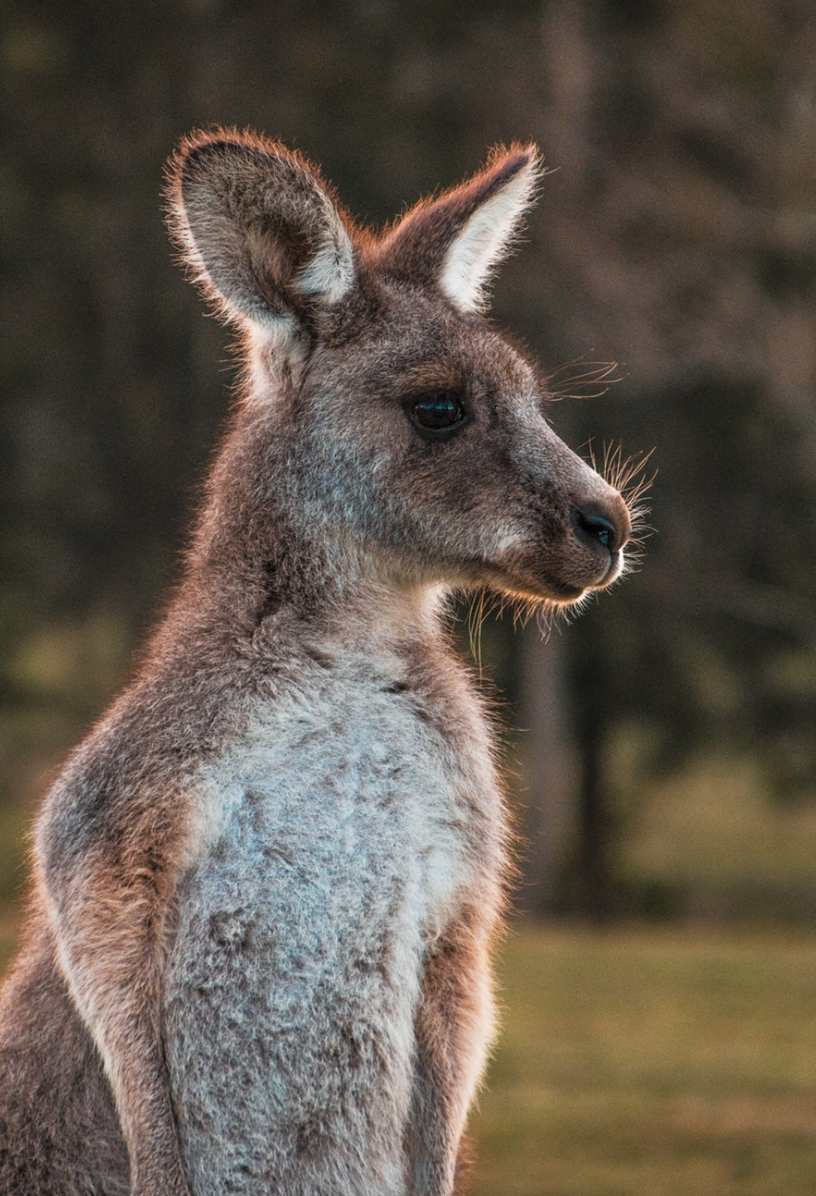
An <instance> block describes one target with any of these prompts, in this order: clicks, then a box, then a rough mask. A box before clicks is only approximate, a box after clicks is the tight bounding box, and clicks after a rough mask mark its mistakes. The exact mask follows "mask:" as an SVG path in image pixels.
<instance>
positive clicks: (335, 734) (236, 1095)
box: [0, 131, 630, 1196]
mask: <svg viewBox="0 0 816 1196" xmlns="http://www.w3.org/2000/svg"><path fill="white" fill-rule="evenodd" d="M536 170H537V167H536V160H535V156H534V153H533V151H532V150H531V149H529V148H518V147H516V148H513V149H511V150H508V151H499V152H497V153H496V154H495V155H494V157H493V159H492V160H491V162H490V164H489V165H488V166H487V167H486V168H485V170H484V171H483V172H482V173H481V174H479V175H477V176H476V177H475V179H473V180H471V181H470V182H469V183H466V184H464V185H463V186H462V187H460V188H457V189H455V190H454V191H452V192H449V193H447V194H445V195H442V196H441V197H439V198H438V199H436V200H431V201H426V202H424V203H422V204H420V205H419V206H418V207H417V208H415V209H414V210H413V211H412V212H410V213H409V214H408V215H407V216H406V217H405V218H404V219H403V220H402V221H401V222H400V223H398V224H397V225H396V226H395V227H394V228H392V229H391V230H390V231H389V232H388V233H387V234H385V235H384V236H383V237H381V238H376V237H374V236H373V235H372V234H369V233H364V232H362V231H361V230H359V229H356V228H355V227H354V226H353V224H352V223H351V222H350V221H349V220H348V218H347V217H346V216H345V215H344V214H343V213H342V212H341V210H340V209H339V208H338V207H337V205H336V203H335V201H334V198H333V196H332V193H331V191H330V189H329V188H328V186H327V185H326V184H325V182H324V181H323V180H322V179H321V177H320V176H319V174H318V173H317V172H316V171H315V170H314V169H313V168H312V167H311V166H309V165H308V164H307V163H306V162H305V160H304V159H303V158H301V157H300V156H298V155H294V154H291V153H289V152H288V151H287V150H285V149H284V148H283V147H282V146H280V145H278V144H277V143H273V142H269V141H266V140H264V139H262V138H257V137H253V136H250V135H248V134H239V133H235V132H234V131H217V132H214V133H208V134H203V135H199V136H195V137H193V138H191V139H188V140H187V141H186V142H185V143H184V145H183V146H182V148H181V150H180V151H179V153H178V155H177V156H176V158H175V159H174V161H173V163H172V164H171V168H170V196H171V204H172V207H173V227H174V230H175V233H176V236H177V237H178V239H179V241H180V243H181V245H182V247H183V249H184V252H185V254H186V257H187V261H188V262H189V265H190V269H191V273H192V274H193V276H194V277H195V279H196V280H197V281H198V282H199V284H200V285H201V286H202V287H203V289H204V291H205V293H206V295H207V296H208V298H209V299H210V300H211V301H212V302H213V303H214V304H215V305H216V307H217V309H218V310H219V311H220V313H221V314H222V315H223V316H224V317H225V318H226V319H228V320H230V321H233V322H235V323H236V324H237V325H238V326H239V328H240V329H241V330H242V335H243V338H244V345H245V350H246V364H247V370H246V379H247V381H246V385H245V390H244V393H243V397H242V401H241V402H240V404H239V405H238V408H237V410H236V412H235V414H234V417H233V422H232V426H231V428H230V430H229V432H228V434H227V436H226V438H225V442H224V444H223V445H222V448H221V451H220V454H219V456H218V458H217V460H216V462H215V465H214V468H213V470H212V474H211V477H210V479H209V484H208V491H207V501H206V504H205V507H204V510H203V512H202V515H201V517H200V520H199V524H198V527H197V529H196V532H195V536H194V539H193V543H192V547H191V549H190V552H189V554H188V559H187V562H186V568H185V572H184V577H183V579H182V582H181V584H180V586H179V589H178V592H177V595H176V597H175V600H174V602H173V604H172V606H171V608H170V609H169V611H168V613H167V615H166V617H165V619H164V621H163V622H162V624H161V625H160V626H159V628H158V629H157V631H156V633H155V634H154V636H153V638H152V640H151V643H150V645H149V646H148V649H147V651H146V654H145V658H144V662H143V665H142V667H141V670H140V672H139V674H138V675H137V677H136V678H135V680H134V681H133V683H132V684H131V686H130V687H129V688H128V689H127V690H126V692H125V693H124V694H123V695H122V696H121V697H120V698H119V699H118V701H117V702H116V703H115V704H114V706H113V707H112V709H111V710H110V711H109V712H108V714H107V715H106V716H105V717H104V718H103V719H102V720H101V721H100V723H99V724H98V726H97V727H96V728H95V729H94V731H93V732H92V734H91V735H90V737H89V738H88V740H87V741H86V742H85V743H84V744H83V745H82V746H81V747H80V748H79V749H78V751H77V752H76V753H75V754H74V756H73V757H72V758H71V760H70V761H69V762H68V765H67V766H66V768H65V770H64V772H63V774H62V776H61V778H60V779H59V781H58V782H57V784H56V786H55V787H54V789H53V790H52V792H51V793H50V795H49V796H48V798H47V799H46V801H45V804H44V806H43V810H42V813H41V815H40V818H39V821H38V824H37V830H36V868H35V886H34V895H33V905H32V917H31V922H30V926H29V932H28V936H27V945H26V947H25V949H24V951H23V953H22V955H21V957H20V959H19V961H18V963H17V966H16V968H15V970H14V971H13V972H12V975H11V977H10V979H9V980H8V981H7V983H6V986H5V988H4V991H3V996H2V1003H1V1004H0V1190H2V1191H3V1192H4V1193H7V1194H8V1196H23V1194H25V1196H103V1194H104V1196H119V1194H120V1193H122V1194H124V1193H126V1192H131V1193H132V1194H133V1196H191V1194H192V1196H226V1193H231V1194H235V1196H260V1194H261V1193H264V1194H267V1196H268V1194H269V1193H270V1192H274V1193H276V1194H277V1196H330V1194H331V1196H449V1194H450V1193H451V1191H452V1190H453V1186H454V1184H455V1182H456V1174H457V1170H460V1169H461V1162H462V1151H461V1142H462V1134H463V1128H464V1124H465V1118H466V1113H467V1108H468V1105H469V1102H470V1100H471V1098H472V1095H473V1093H474V1090H475V1088H476V1085H477V1083H478V1081H479V1077H480V1074H481V1071H482V1068H483V1065H484V1061H485V1057H486V1053H487V1050H488V1048H489V1044H490V1041H491V1036H492V1028H493V1009H492V1001H491V993H490V976H489V952H490V944H491V941H492V939H493V937H494V935H495V933H496V929H497V926H498V922H499V919H500V914H501V906H502V892H503V884H504V873H505V839H506V825H505V817H504V812H503V807H502V798H501V794H500V788H499V785H498V782H497V777H496V773H495V768H494V764H493V760H492V753H491V742H492V734H491V728H490V726H489V723H488V720H487V718H486V716H485V714H484V712H483V710H482V709H481V706H480V703H479V700H478V698H477V696H476V695H475V693H474V691H473V688H472V686H471V684H470V681H469V679H468V676H467V673H466V670H465V668H464V666H463V665H462V664H461V663H460V661H459V660H458V659H457V657H456V655H455V653H454V652H453V651H452V650H451V647H450V645H449V643H448V640H447V636H446V633H445V631H444V628H443V622H442V615H443V607H444V601H445V597H446V594H447V593H448V592H449V590H450V589H451V588H452V587H467V586H489V587H492V588H493V589H496V590H498V591H499V592H501V593H503V594H509V595H511V596H513V597H520V598H522V599H526V600H530V599H532V600H535V601H538V602H542V603H550V604H553V603H556V604H557V603H569V602H574V601H577V600H578V599H580V597H581V596H583V595H584V594H585V593H586V592H587V591H588V590H590V589H593V588H598V587H600V586H604V585H607V584H608V583H609V582H610V581H612V580H613V579H614V578H615V577H616V576H617V575H618V573H619V572H620V569H621V562H622V547H623V545H624V543H625V541H626V539H627V536H628V534H629V530H630V524H629V515H628V512H627V509H626V506H625V504H624V502H623V500H622V499H621V497H620V495H619V494H618V493H617V492H616V491H614V490H613V489H612V488H611V487H609V486H608V485H607V484H606V483H605V482H604V481H603V480H602V479H601V478H600V477H599V476H598V475H597V474H596V473H594V471H593V470H591V469H590V468H589V467H588V466H587V465H586V464H585V463H584V462H582V461H581V460H579V458H577V457H576V456H574V454H572V453H571V452H570V451H569V450H568V449H567V448H566V446H565V445H564V444H563V443H562V442H561V441H560V440H559V439H558V438H557V437H556V436H555V434H554V433H553V431H552V430H551V428H550V427H549V426H548V424H547V422H546V419H545V417H544V414H543V411H542V402H543V398H544V395H543V393H542V387H541V385H540V383H539V381H538V376H537V374H536V372H535V370H534V369H533V368H532V367H531V366H530V364H529V363H528V362H527V361H526V360H524V358H522V357H521V356H520V355H519V354H518V352H517V351H516V350H515V349H514V348H512V347H511V346H510V345H509V344H508V343H507V342H506V341H505V340H504V339H503V338H502V337H501V335H500V334H499V333H497V332H496V331H495V330H493V328H492V327H491V326H489V325H488V324H487V323H486V322H485V321H484V320H483V319H482V318H481V317H480V316H479V315H478V314H477V313H476V311H475V309H476V307H477V306H478V304H479V303H480V302H481V295H482V292H483V287H484V284H485V281H486V279H487V277H488V275H489V273H490V270H491V269H492V267H493V265H494V263H495V261H496V260H497V259H498V258H499V257H500V256H501V254H502V253H503V252H504V250H505V248H506V245H507V242H508V238H509V237H510V236H511V235H512V233H513V231H514V229H515V228H516V227H517V224H518V220H519V219H520V217H521V215H522V213H523V210H524V208H525V206H526V204H527V203H528V202H529V199H530V194H531V188H532V186H533V184H534V181H535V177H536Z"/></svg>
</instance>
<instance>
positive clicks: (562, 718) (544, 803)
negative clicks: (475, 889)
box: [518, 624, 577, 916]
mask: <svg viewBox="0 0 816 1196" xmlns="http://www.w3.org/2000/svg"><path fill="white" fill-rule="evenodd" d="M520 639H521V644H520V658H519V669H520V677H519V698H518V719H519V725H520V726H521V727H522V728H523V731H524V732H525V733H526V734H525V736H524V738H523V739H522V759H523V768H524V780H525V786H526V791H527V792H526V797H527V803H528V806H527V819H526V832H527V841H526V843H525V844H524V846H523V849H522V863H521V870H522V884H521V888H520V905H521V908H522V909H523V910H524V912H525V913H531V914H540V915H545V916H552V915H554V914H556V913H558V912H560V910H561V907H562V905H563V885H564V876H565V869H566V865H567V861H568V859H569V857H570V856H571V854H572V851H573V847H574V843H575V831H576V827H575V810H576V802H577V793H576V782H577V775H576V764H575V752H574V747H573V743H572V739H571V736H570V726H571V723H572V717H571V712H570V710H569V699H568V689H567V679H566V667H565V655H566V650H567V648H566V642H565V640H564V638H563V637H562V636H561V635H560V634H559V633H558V632H555V633H553V634H552V635H551V636H550V637H549V638H548V639H545V638H544V637H543V636H542V634H541V632H540V631H539V629H538V627H537V626H536V625H535V624H531V625H529V626H528V627H527V628H526V629H525V631H524V632H523V633H522V634H521V636H520Z"/></svg>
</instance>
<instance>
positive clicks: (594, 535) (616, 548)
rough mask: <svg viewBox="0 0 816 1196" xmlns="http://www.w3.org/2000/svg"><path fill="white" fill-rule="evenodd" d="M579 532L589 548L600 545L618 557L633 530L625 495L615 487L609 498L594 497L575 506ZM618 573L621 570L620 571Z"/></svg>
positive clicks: (575, 527) (574, 523)
mask: <svg viewBox="0 0 816 1196" xmlns="http://www.w3.org/2000/svg"><path fill="white" fill-rule="evenodd" d="M572 525H573V528H574V529H575V535H576V536H577V538H578V539H579V540H580V541H581V543H582V544H584V545H585V546H587V547H588V548H593V549H595V548H597V549H599V550H600V552H601V553H605V554H608V555H609V556H611V557H612V559H613V560H614V559H615V558H616V557H618V558H619V557H620V553H621V550H622V549H623V548H624V546H625V545H626V544H627V542H628V540H629V537H630V536H631V534H632V518H631V516H630V514H629V508H628V507H627V505H626V503H625V502H624V500H623V497H622V496H621V495H620V494H619V493H618V492H617V491H616V490H611V489H610V493H609V497H608V498H607V499H606V500H605V501H598V500H597V499H590V500H588V501H584V502H580V503H576V504H575V505H574V506H573V508H572ZM616 576H617V574H616Z"/></svg>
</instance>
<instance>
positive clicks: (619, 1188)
mask: <svg viewBox="0 0 816 1196" xmlns="http://www.w3.org/2000/svg"><path fill="white" fill-rule="evenodd" d="M14 932H15V923H14V922H13V920H7V921H6V920H0V955H2V953H3V949H4V948H9V947H10V946H11V942H12V940H13V936H14ZM1 964H2V960H0V966H1ZM499 977H500V982H501V994H500V996H501V1005H502V1007H503V1019H502V1020H503V1023H504V1024H503V1030H502V1034H501V1037H500V1041H499V1046H498V1049H497V1052H496V1055H495V1058H494V1060H493V1062H492V1064H491V1067H490V1069H489V1073H488V1080H487V1085H486V1088H485V1090H484V1092H483V1093H482V1095H481V1098H480V1101H479V1106H478V1108H477V1110H476V1111H475V1114H474V1115H473V1116H472V1118H471V1123H470V1129H471V1133H472V1135H473V1137H474V1138H475V1142H476V1152H477V1162H476V1166H475V1168H474V1173H473V1180H472V1184H471V1193H472V1196H812V1193H813V1190H814V1177H816V939H811V938H808V937H806V936H805V935H804V934H799V933H796V932H791V931H788V932H783V933H780V932H776V931H770V930H766V931H763V932H746V931H739V932H736V931H733V930H731V931H729V932H727V933H726V932H718V933H714V932H706V931H700V930H677V929H671V930H663V931H658V930H654V929H643V930H619V929H618V930H611V931H608V932H604V933H602V934H596V933H592V932H590V931H588V930H581V929H576V928H560V929H558V928H538V927H534V926H529V925H527V926H523V927H522V928H521V929H520V930H517V931H516V932H515V933H514V934H513V935H512V937H511V938H510V940H509V941H508V943H507V945H506V947H505V949H504V951H503V953H502V957H501V959H500V961H499Z"/></svg>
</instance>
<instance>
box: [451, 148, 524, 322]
mask: <svg viewBox="0 0 816 1196" xmlns="http://www.w3.org/2000/svg"><path fill="white" fill-rule="evenodd" d="M539 173H540V170H539V165H538V162H537V160H536V159H531V160H530V161H529V162H528V163H527V164H526V165H525V166H523V167H522V169H521V170H519V171H518V173H517V174H515V175H513V177H512V178H510V179H508V181H507V182H506V183H505V184H504V186H503V187H502V188H501V189H500V190H499V191H497V192H496V193H495V194H494V195H491V196H490V198H489V199H487V200H486V201H485V202H484V203H483V204H482V205H481V206H480V207H478V208H477V209H476V211H475V212H474V213H473V215H472V216H471V217H470V218H469V219H468V220H467V221H466V222H465V224H464V226H463V227H462V228H461V229H460V231H459V232H458V234H457V235H456V237H455V238H454V240H453V241H452V242H451V244H450V245H449V246H448V249H447V251H446V253H445V256H444V259H443V261H442V270H441V273H440V276H439V286H440V288H441V290H442V291H443V292H444V294H445V295H447V297H448V298H449V299H450V300H451V302H453V303H455V304H456V305H457V306H458V307H462V308H464V309H465V310H466V311H481V310H482V309H483V308H484V306H485V303H486V296H485V288H486V285H487V283H488V282H489V280H490V278H491V276H492V274H493V271H494V269H495V267H496V266H497V265H498V264H499V262H500V261H501V260H502V258H504V257H506V256H507V254H508V253H509V252H510V251H511V249H512V247H513V240H514V237H515V235H516V233H517V231H518V227H519V224H520V222H521V218H522V216H523V215H524V212H525V211H526V210H527V208H528V207H529V206H530V204H531V203H532V202H533V199H534V197H535V188H536V184H537V182H538V178H539Z"/></svg>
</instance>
